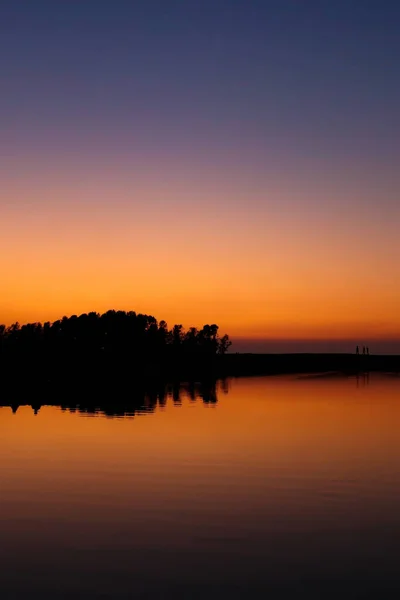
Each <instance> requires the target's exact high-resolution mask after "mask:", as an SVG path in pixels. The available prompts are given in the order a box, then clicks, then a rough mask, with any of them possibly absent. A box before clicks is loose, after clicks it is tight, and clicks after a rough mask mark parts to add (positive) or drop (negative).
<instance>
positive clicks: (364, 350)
mask: <svg viewBox="0 0 400 600" xmlns="http://www.w3.org/2000/svg"><path fill="white" fill-rule="evenodd" d="M363 354H365V346H363Z"/></svg>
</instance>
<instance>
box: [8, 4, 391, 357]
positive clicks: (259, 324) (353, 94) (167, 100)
mask: <svg viewBox="0 0 400 600" xmlns="http://www.w3.org/2000/svg"><path fill="white" fill-rule="evenodd" d="M145 4H146V3H144V5H143V7H142V8H143V13H142V12H141V10H142V9H140V11H139V12H140V14H141V17H140V19H141V20H140V19H139V20H138V16H137V14H136V10H137V7H136V3H125V5H124V7H121V8H120V9H119V10H118V11H116V10H114V9H112V7H111V8H110V7H108V6H107V7H106V5H104V6H103V5H102V6H100V5H99V6H98V7H97V9H96V11H94V12H93V11H92V10H89V7H88V6H83V5H82V7H81V6H79V7H78V6H75V4H74V3H68V6H66V7H64V8H63V10H62V11H59V9H58V8H57V7H56V3H54V7H50V5H47V4H46V6H43V7H38V6H37V5H36V3H32V6H28V5H27V7H26V11H24V13H23V14H22V13H21V11H18V10H17V9H16V8H14V6H13V4H12V3H9V7H8V9H7V11H6V12H5V14H4V15H3V17H4V23H5V28H6V29H7V30H8V29H9V31H10V34H9V35H7V36H5V37H4V38H1V39H0V55H1V56H7V65H6V69H5V73H4V81H3V86H2V94H1V95H0V115H1V119H2V123H4V127H3V126H2V128H1V140H0V154H1V161H0V179H1V186H0V217H1V227H2V229H1V235H0V272H1V277H0V323H1V322H4V323H6V324H9V323H11V322H13V321H16V320H18V321H20V322H21V323H23V322H27V321H37V320H41V321H43V320H55V319H58V318H61V317H62V316H63V315H71V314H77V313H82V312H88V311H93V310H94V311H98V312H102V311H106V310H108V309H123V310H135V311H137V312H145V313H148V314H152V315H154V316H155V317H156V318H158V319H165V320H167V322H168V323H169V325H170V326H172V325H173V324H174V323H176V322H178V323H182V324H183V325H184V326H186V327H188V326H192V325H193V326H202V325H203V324H204V323H207V322H216V323H218V324H219V325H220V327H221V330H222V331H223V332H225V331H226V332H227V333H228V334H230V335H231V337H233V338H235V337H236V338H238V337H241V338H249V339H255V338H257V339H261V338H262V339H265V338H270V339H277V340H282V339H292V340H294V339H300V338H301V339H314V340H318V339H321V340H322V339H323V340H332V339H348V340H350V339H352V340H354V339H357V340H358V339H359V338H360V336H362V337H363V339H364V340H366V339H368V340H373V339H375V340H377V339H381V340H393V339H397V340H398V344H399V351H400V311H399V309H398V307H399V306H400V279H399V277H398V276H397V275H398V273H399V264H400V242H399V226H400V202H399V197H400V195H399V190H400V175H399V169H398V164H399V160H400V145H399V136H398V130H399V127H398V115H399V110H398V107H399V103H400V85H399V77H398V64H397V58H396V57H397V56H398V54H399V48H398V45H399V36H398V35H397V34H398V32H397V22H398V21H397V17H396V15H397V8H396V7H395V6H394V5H393V7H392V9H393V11H394V13H395V16H393V15H392V16H391V13H390V11H389V10H388V7H386V8H385V9H384V10H383V9H382V10H381V8H380V7H378V6H377V7H375V8H372V7H371V6H369V5H368V6H367V5H365V6H364V5H363V6H360V7H355V6H353V5H352V4H351V3H348V5H347V4H346V5H344V4H343V5H341V6H337V7H336V5H335V6H334V7H332V10H333V11H334V12H335V11H337V16H336V17H334V18H333V16H332V15H333V13H332V15H331V14H330V13H329V11H328V12H325V11H322V12H319V11H317V10H315V7H314V8H313V7H312V6H309V7H308V6H307V7H306V6H300V4H299V5H298V3H293V7H292V9H291V10H286V9H283V8H282V7H281V4H280V3H276V6H274V7H272V6H270V5H269V3H262V2H261V3H256V4H257V7H253V8H252V9H251V10H249V8H248V3H246V2H244V1H243V2H239V3H235V4H238V6H235V10H232V11H231V10H229V11H228V12H229V18H227V14H226V11H225V9H223V4H221V6H214V5H213V6H212V8H211V4H210V6H208V5H206V4H204V3H200V4H201V7H197V4H196V3H194V4H196V7H197V8H196V10H194V8H193V7H194V4H193V6H191V3H183V4H184V5H185V6H183V4H182V6H181V4H179V7H178V5H177V6H169V8H168V11H170V12H169V15H170V16H169V20H168V19H167V21H168V22H167V21H165V18H164V17H165V16H164V14H163V13H161V12H160V13H159V14H158V13H157V14H154V11H152V10H151V9H150V7H147V5H146V6H145ZM186 4H187V6H186ZM307 15H308V16H307ZM82 19H83V20H82ZM7 23H9V25H7ZM88 23H90V27H89V26H88V25H87V24H88ZM377 23H380V26H378V25H377ZM61 40H62V41H61ZM338 40H340V43H338ZM360 341H361V340H360ZM361 343H363V342H361ZM374 346H375V345H374ZM344 347H345V346H343V348H344ZM375 348H376V346H375Z"/></svg>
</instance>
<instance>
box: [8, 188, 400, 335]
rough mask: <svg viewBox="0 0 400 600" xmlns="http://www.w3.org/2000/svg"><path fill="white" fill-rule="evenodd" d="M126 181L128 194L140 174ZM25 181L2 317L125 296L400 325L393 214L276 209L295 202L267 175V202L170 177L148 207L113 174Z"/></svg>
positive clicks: (146, 308)
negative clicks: (97, 180) (271, 202)
mask: <svg viewBox="0 0 400 600" xmlns="http://www.w3.org/2000/svg"><path fill="white" fill-rule="evenodd" d="M238 183H240V182H238ZM123 185H124V186H127V187H125V188H124V189H125V193H127V191H126V190H129V189H130V188H129V182H124V184H123ZM131 185H132V188H133V189H132V192H131V194H132V196H135V186H134V183H133V182H131ZM16 187H17V189H16V190H15V189H12V186H10V187H9V189H7V188H6V189H4V188H3V190H2V191H1V192H0V194H1V196H2V198H3V200H8V203H7V208H6V211H5V213H4V211H3V215H2V216H3V218H2V227H3V232H2V237H1V240H0V251H1V254H0V268H1V274H2V276H1V281H0V321H2V322H5V323H7V324H9V323H10V322H13V321H15V320H19V321H20V322H26V321H36V320H41V321H43V320H55V319H57V318H60V317H62V316H63V315H64V314H66V315H70V314H76V313H78V314H79V313H81V312H87V311H90V310H96V311H99V312H102V311H105V310H108V309H109V308H116V309H123V310H136V311H137V312H146V313H149V314H153V315H154V316H156V317H157V318H158V319H162V318H164V319H166V320H167V321H168V323H169V324H170V325H172V324H173V323H175V322H182V323H183V324H184V325H185V326H190V325H192V324H193V325H202V324H204V323H205V322H210V321H212V322H216V323H218V324H219V325H220V327H221V330H223V331H227V332H228V333H229V334H230V335H231V336H240V337H243V336H244V337H250V338H251V337H257V338H262V337H271V338H316V339H318V338H332V337H333V338H351V337H353V336H355V337H357V336H358V335H360V334H361V333H363V334H365V332H367V335H368V336H369V337H370V338H380V337H385V338H392V337H396V336H398V335H399V334H400V312H399V311H398V306H400V283H399V281H398V279H397V278H395V277H394V273H395V272H396V269H397V264H398V259H399V258H400V252H399V244H398V241H397V228H396V227H395V224H394V223H392V224H390V223H389V224H388V223H384V224H380V223H379V222H377V221H376V220H375V221H373V220H370V221H367V220H366V219H365V218H363V216H362V215H360V217H359V218H358V217H357V215H355V214H354V213H353V214H352V212H351V211H350V210H349V213H348V215H347V216H345V215H343V214H336V215H335V214H334V213H332V214H329V211H326V212H327V213H328V214H324V213H323V212H322V211H319V212H318V211H314V213H308V214H302V213H303V211H302V208H298V209H297V210H295V209H292V210H291V211H289V210H287V212H285V211H284V212H283V213H282V214H281V213H274V212H273V211H271V210H269V208H268V199H269V198H274V197H275V198H277V200H278V201H281V202H283V203H284V202H285V201H286V203H288V204H290V200H291V196H290V191H289V190H286V196H282V192H281V193H280V196H278V194H279V190H278V189H277V187H274V186H271V190H270V192H269V191H268V189H266V190H263V189H262V185H261V183H260V185H259V189H253V192H252V193H253V196H254V197H260V196H261V195H262V197H263V198H264V199H265V206H264V205H263V203H260V204H259V205H257V206H254V205H253V206H251V207H250V208H249V209H247V206H246V204H245V203H243V202H241V195H242V194H243V193H244V191H245V190H244V185H243V182H242V183H241V186H239V189H237V190H236V192H235V191H233V190H232V189H224V186H223V185H222V186H219V188H218V186H216V187H217V189H216V191H215V192H214V196H213V194H212V193H210V191H209V190H205V192H204V193H205V194H206V193H208V195H207V201H206V207H205V206H204V203H203V204H202V205H201V207H197V208H196V204H195V203H194V204H192V205H190V206H186V207H185V205H183V203H182V201H181V199H180V198H179V196H178V193H179V186H178V183H177V182H171V189H170V190H169V192H168V197H167V198H166V199H165V198H164V202H161V201H160V198H161V197H163V190H162V189H159V190H158V189H157V188H156V187H155V186H153V189H151V188H150V190H149V191H148V192H147V196H146V202H145V203H144V205H143V207H142V209H141V210H140V211H139V210H137V207H136V208H135V207H131V206H130V205H129V203H126V202H124V196H123V194H124V189H118V188H116V189H115V188H114V189H113V186H112V182H110V181H107V179H106V180H105V181H103V182H101V185H100V184H99V186H98V187H96V186H93V187H90V186H89V188H87V189H79V188H77V189H74V187H73V186H72V185H70V186H69V187H68V186H67V187H66V188H65V189H64V190H62V191H60V188H59V186H58V182H57V181H54V182H51V181H50V182H47V183H46V184H44V182H43V181H41V182H39V185H38V184H37V189H36V190H32V187H31V186H30V185H29V179H28V181H27V182H26V183H25V184H23V183H21V184H20V185H19V186H16ZM98 190H100V191H99V192H98ZM142 193H143V192H142ZM174 193H176V196H177V200H176V201H175V202H176V203H175V205H174V201H173V197H174ZM181 193H182V192H181ZM316 193H318V190H317V191H316ZM197 194H199V192H197V193H196V194H195V195H194V196H196V195H197ZM21 197H23V198H24V202H25V207H24V210H21V207H20V205H19V203H18V200H19V199H20V198H21ZM111 197H114V201H113V204H112V205H107V203H106V199H107V198H111ZM51 198H56V201H55V202H54V203H53V204H52V203H51V201H50V199H51ZM72 198H73V202H72V201H71V199H72ZM167 200H168V202H167ZM228 202H230V203H231V205H232V210H231V211H230V212H227V210H226V203H228ZM147 203H148V205H149V206H150V208H147ZM157 204H158V206H156V209H154V206H155V205H157ZM366 241H368V243H366Z"/></svg>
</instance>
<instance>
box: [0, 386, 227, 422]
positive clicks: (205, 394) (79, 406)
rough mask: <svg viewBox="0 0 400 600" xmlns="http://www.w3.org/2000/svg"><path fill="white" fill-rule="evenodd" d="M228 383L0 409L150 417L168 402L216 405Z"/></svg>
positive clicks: (55, 398) (83, 395)
mask: <svg viewBox="0 0 400 600" xmlns="http://www.w3.org/2000/svg"><path fill="white" fill-rule="evenodd" d="M228 391H229V381H228V380H219V381H203V382H189V383H181V382H179V383H173V384H168V385H164V384H160V385H158V386H155V387H151V388H140V387H135V388H133V389H130V390H126V389H123V390H121V389H118V388H117V389H115V388H112V389H108V390H105V389H102V390H101V392H99V390H96V391H94V392H93V391H92V393H91V391H90V390H82V389H81V390H79V389H77V390H75V391H74V393H72V392H69V393H68V397H67V398H65V394H64V397H62V396H63V395H62V393H61V392H60V391H58V392H54V391H52V392H47V397H44V396H45V395H44V394H43V399H42V401H38V400H37V399H36V398H35V399H34V400H32V401H29V400H27V401H26V402H24V401H22V400H21V401H19V402H16V401H11V402H6V401H4V400H3V401H0V407H2V406H3V407H6V406H9V407H10V408H11V410H12V412H13V413H14V414H15V413H16V412H17V411H18V408H19V407H20V406H31V407H32V410H33V412H34V414H35V415H37V414H38V413H39V411H40V409H41V407H42V406H59V407H60V408H61V409H62V410H63V411H69V412H71V413H74V412H76V413H78V414H83V415H92V416H95V415H97V416H100V415H104V416H107V417H128V418H129V417H130V418H132V417H135V416H138V415H145V414H149V413H153V412H154V411H155V410H156V409H157V408H160V409H163V408H165V406H166V404H167V401H168V400H172V401H173V404H174V405H175V406H181V405H182V400H183V399H185V398H188V399H189V400H190V401H192V402H197V401H202V402H203V403H204V404H208V405H215V404H217V402H218V394H219V393H222V394H227V393H228Z"/></svg>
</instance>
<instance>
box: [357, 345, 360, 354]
mask: <svg viewBox="0 0 400 600" xmlns="http://www.w3.org/2000/svg"><path fill="white" fill-rule="evenodd" d="M356 354H360V348H359V347H358V346H356Z"/></svg>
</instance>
